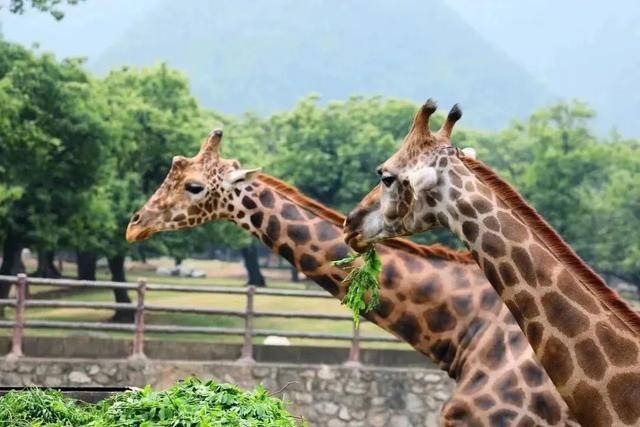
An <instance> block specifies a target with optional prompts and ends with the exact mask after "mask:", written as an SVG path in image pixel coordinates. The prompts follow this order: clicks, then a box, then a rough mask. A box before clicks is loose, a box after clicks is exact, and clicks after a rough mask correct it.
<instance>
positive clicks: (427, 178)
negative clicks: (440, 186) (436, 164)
mask: <svg viewBox="0 0 640 427" xmlns="http://www.w3.org/2000/svg"><path fill="white" fill-rule="evenodd" d="M405 179H406V180H408V181H409V186H410V188H411V192H412V193H413V198H414V199H416V200H418V194H420V193H421V192H423V191H426V190H430V189H432V188H433V187H435V186H436V184H437V183H438V173H437V172H436V170H435V168H433V167H430V166H427V167H423V168H418V169H414V170H412V171H411V172H409V173H408V174H407V176H406V178H405Z"/></svg>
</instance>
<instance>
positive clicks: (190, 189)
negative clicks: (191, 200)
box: [184, 182, 204, 194]
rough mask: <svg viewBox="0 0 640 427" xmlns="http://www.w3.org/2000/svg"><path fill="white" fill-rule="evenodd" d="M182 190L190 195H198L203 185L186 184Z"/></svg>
mask: <svg viewBox="0 0 640 427" xmlns="http://www.w3.org/2000/svg"><path fill="white" fill-rule="evenodd" d="M184 189H185V190H186V191H188V192H189V193H191V194H200V193H201V192H202V191H203V190H204V185H200V184H196V183H195V182H187V183H186V184H185V185H184Z"/></svg>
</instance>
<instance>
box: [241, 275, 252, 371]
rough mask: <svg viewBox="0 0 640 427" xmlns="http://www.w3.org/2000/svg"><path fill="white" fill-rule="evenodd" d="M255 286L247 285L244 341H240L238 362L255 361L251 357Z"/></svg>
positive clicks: (249, 362)
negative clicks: (240, 349) (240, 348)
mask: <svg viewBox="0 0 640 427" xmlns="http://www.w3.org/2000/svg"><path fill="white" fill-rule="evenodd" d="M255 292H256V287H255V286H254V285H249V286H247V309H246V311H245V315H244V342H243V343H242V351H241V352H240V359H238V362H240V363H247V364H251V363H255V360H254V359H253V296H254V295H255Z"/></svg>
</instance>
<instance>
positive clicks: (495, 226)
mask: <svg viewBox="0 0 640 427" xmlns="http://www.w3.org/2000/svg"><path fill="white" fill-rule="evenodd" d="M482 222H483V223H484V225H485V227H487V228H488V229H489V230H493V231H500V223H499V222H498V220H497V219H496V217H495V216H488V217H486V218H485V219H483V220H482Z"/></svg>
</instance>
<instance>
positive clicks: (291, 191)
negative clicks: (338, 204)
mask: <svg viewBox="0 0 640 427" xmlns="http://www.w3.org/2000/svg"><path fill="white" fill-rule="evenodd" d="M258 179H259V180H260V181H262V182H263V183H265V184H267V185H268V186H269V187H271V188H272V189H273V190H275V191H276V192H278V193H279V194H280V195H282V196H284V197H286V198H288V199H290V200H292V201H294V202H297V203H299V204H301V205H302V206H304V207H305V208H307V209H309V210H310V211H311V212H313V213H314V214H316V215H318V216H320V217H321V218H323V219H325V220H327V221H329V222H331V223H332V224H334V225H337V226H338V227H342V225H343V223H344V220H345V216H344V215H343V214H341V213H340V212H338V211H336V210H333V209H331V208H328V207H326V206H324V205H323V204H321V203H319V202H317V201H316V200H313V199H312V198H310V197H308V196H306V195H304V194H303V193H302V192H301V191H300V190H298V189H297V188H295V187H293V186H292V185H289V184H287V183H286V182H284V181H281V180H279V179H277V178H274V177H272V176H270V175H265V174H260V175H258ZM380 244H382V245H384V246H388V247H390V248H394V249H399V250H404V251H407V252H409V253H412V254H414V255H419V256H424V257H428V258H441V259H445V260H450V261H455V262H458V263H461V264H472V263H474V262H475V261H474V259H473V257H472V256H471V254H470V253H469V252H468V251H455V250H453V249H449V248H447V247H446V246H443V245H440V244H434V245H429V246H427V245H419V244H417V243H413V242H412V241H410V240H407V239H398V238H393V239H388V240H385V241H383V242H381V243H380Z"/></svg>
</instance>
